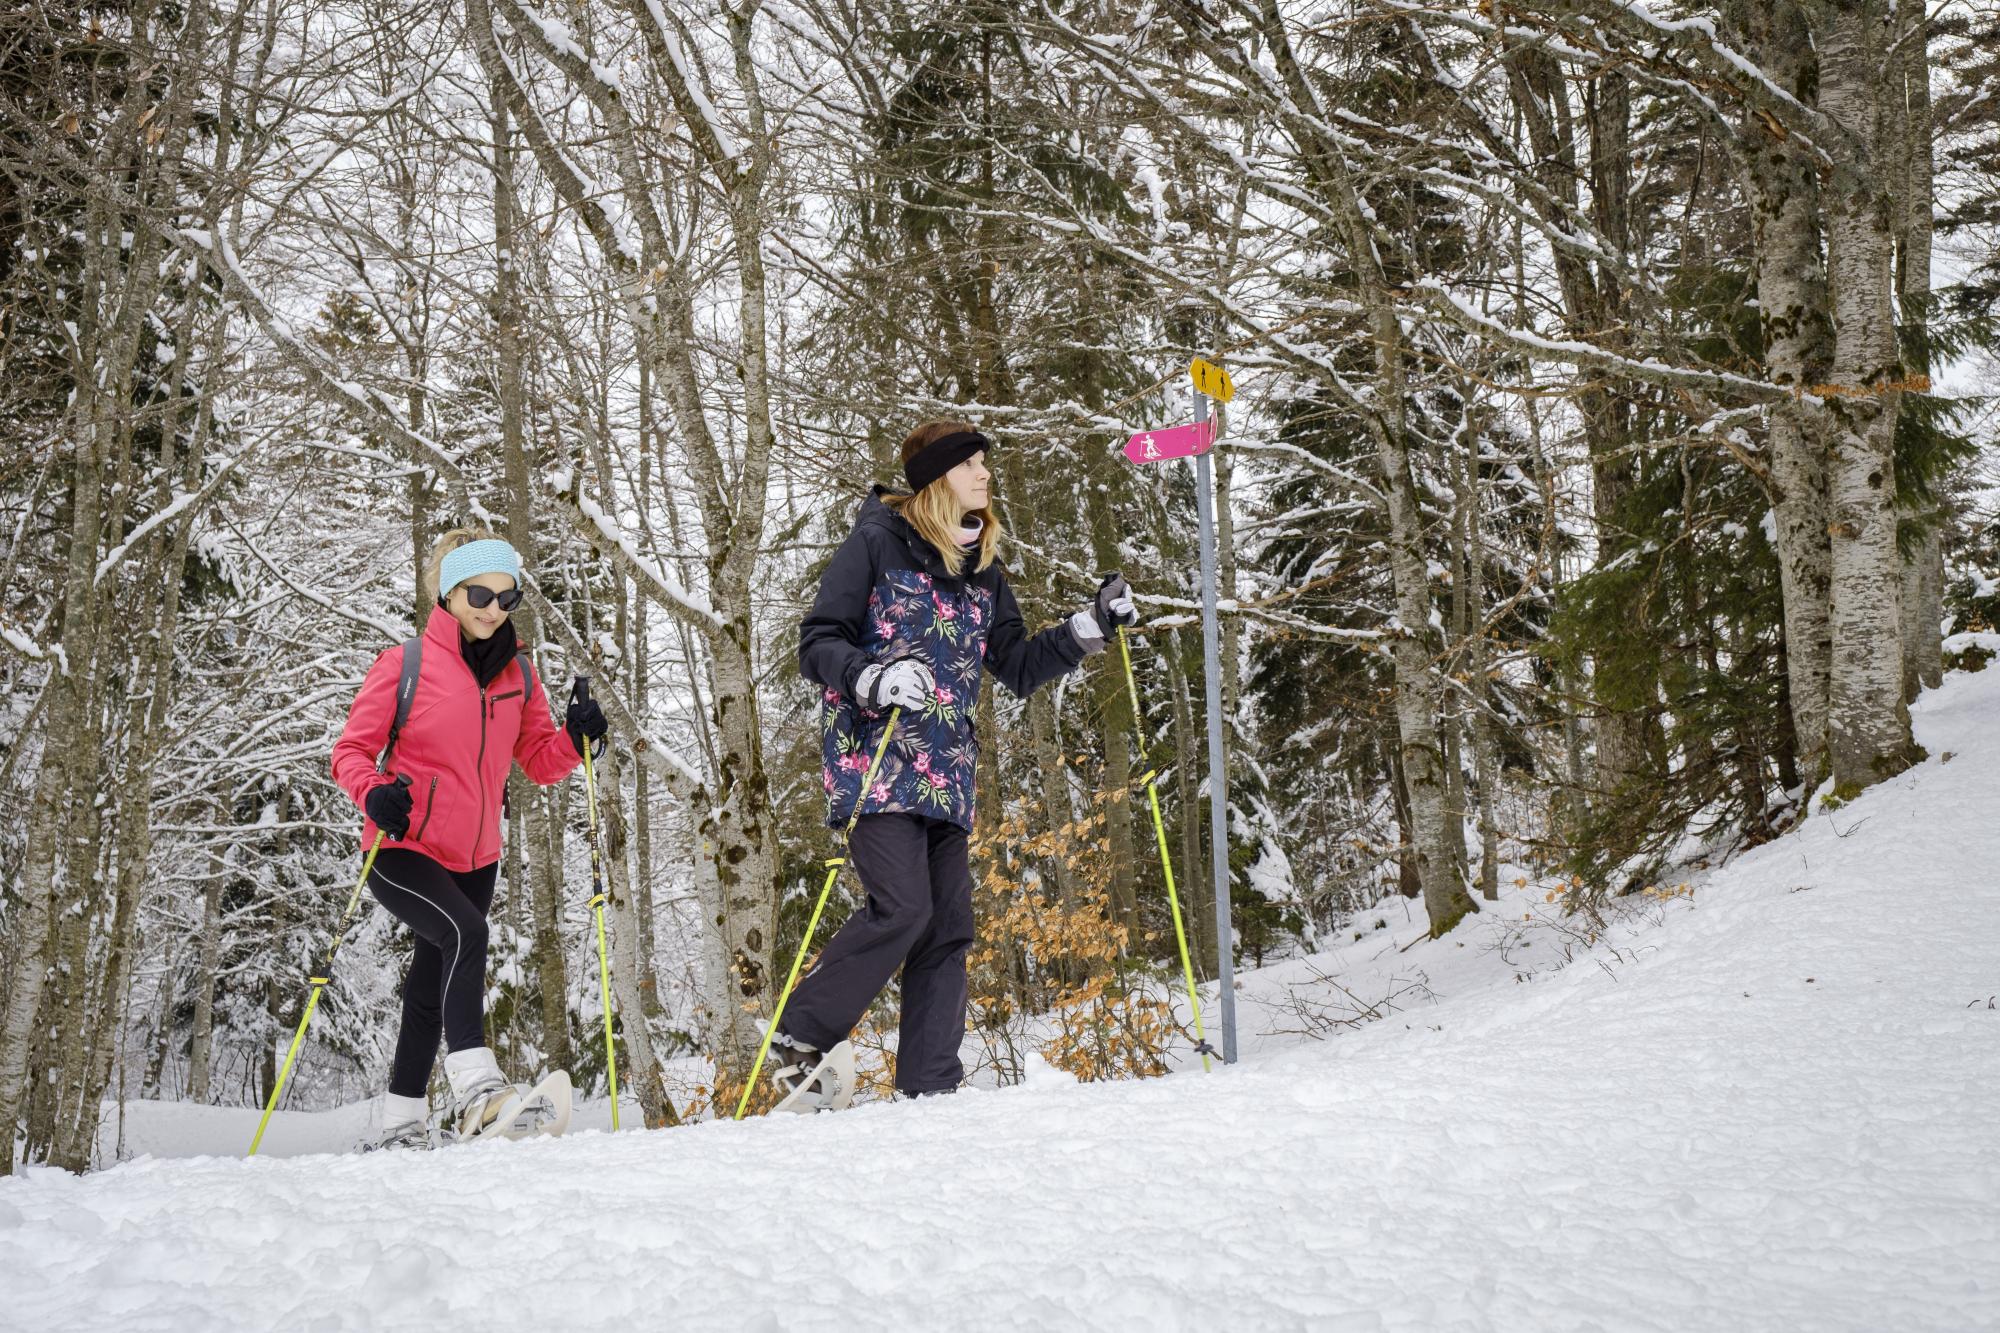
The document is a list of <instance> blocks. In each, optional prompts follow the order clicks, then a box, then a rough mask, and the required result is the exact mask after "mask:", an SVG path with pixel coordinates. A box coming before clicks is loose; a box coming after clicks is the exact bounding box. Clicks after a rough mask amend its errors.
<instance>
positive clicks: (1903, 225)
mask: <svg viewBox="0 0 2000 1333" xmlns="http://www.w3.org/2000/svg"><path fill="white" fill-rule="evenodd" d="M1896 15H1897V20H1898V23H1899V24H1900V25H1901V27H1902V34H1901V36H1900V37H1899V38H1898V39H1897V46H1898V50H1899V52H1900V54H1901V56H1902V61H1901V64H1902V68H1901V70H1900V71H1893V70H1892V73H1891V75H1890V94H1891V99H1892V110H1893V112H1894V113H1896V114H1894V116H1893V119H1894V120H1895V121H1896V122H1897V124H1898V126H1899V128H1900V133H1899V134H1898V136H1897V137H1898V139H1899V140H1900V142H1901V147H1900V149H1899V151H1898V153H1897V156H1898V158H1899V159H1900V160H1901V162H1902V164H1903V178H1902V182H1901V189H1900V191H1899V195H1900V199H1899V201H1898V202H1899V203H1900V205H1901V207H1900V208H1899V210H1898V217H1897V237H1896V251H1897V263H1896V305H1897V310H1898V313H1899V314H1900V316H1901V319H1902V323H1903V325H1904V327H1905V328H1906V329H1909V330H1912V331H1914V332H1915V334H1916V337H1915V339H1914V341H1915V345H1916V347H1917V349H1918V351H1917V353H1916V356H1917V359H1916V360H1915V361H1914V362H1913V364H1912V365H1911V366H1910V373H1911V375H1912V376H1913V377H1915V378H1919V379H1925V380H1927V379H1928V378H1929V376H1930V371H1931V365H1930V348H1929V345H1928V330H1929V325H1930V304H1931V248H1932V246H1931V242H1932V217H1933V214H1934V213H1935V211H1936V205H1937V200H1936V185H1935V179H1934V170H1933V167H1932V162H1931V153H1932V142H1931V141H1932V136H1933V134H1934V133H1935V130H1936V126H1935V123H1934V118H1933V116H1932V113H1931V63H1930V18H1929V16H1928V14H1927V12H1926V11H1925V9H1924V7H1923V6H1922V5H1903V6H1898V8H1897V10H1896ZM1899 74H1900V77H1898V75H1899ZM1915 517H1916V519H1917V523H1918V527H1919V536H1918V537H1917V539H1916V543H1915V549H1913V550H1912V551H1911V552H1910V553H1909V555H1908V557H1907V558H1906V559H1905V560H1904V562H1903V697H1904V699H1905V700H1914V699H1915V698H1916V697H1917V692H1918V690H1919V689H1921V688H1924V687H1926V686H1928V687H1929V688H1932V689H1935V688H1937V687H1938V686H1939V685H1941V684H1943V683H1944V643H1943V622H1944V542H1943V534H1942V532H1941V531H1940V529H1941V528H1942V526H1943V522H1944V513H1943V507H1942V505H1941V503H1940V502H1939V500H1938V498H1937V497H1936V496H1933V497H1932V498H1931V501H1930V503H1928V504H1926V505H1924V506H1922V508H1920V509H1919V510H1918V512H1917V513H1916V515H1915Z"/></svg>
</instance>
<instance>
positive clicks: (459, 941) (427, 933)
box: [368, 847, 500, 1097]
mask: <svg viewBox="0 0 2000 1333" xmlns="http://www.w3.org/2000/svg"><path fill="white" fill-rule="evenodd" d="M499 869H500V863H499V862H498V861H495V862H494V863H493V864H491V865H484V866H480V867H479V868H478V869H477V870H463V871H460V870H446V869H445V868H444V867H443V866H441V865H439V864H438V863H437V862H435V861H433V860H431V859H430V858H429V857H428V856H425V855H424V854H423V853H421V852H413V851H410V850H409V849H408V848H406V847H384V848H383V849H382V850H381V851H380V852H378V853H376V856H375V869H374V870H373V871H372V872H371V873H370V874H369V876H368V887H369V888H370V889H371V890H372V891H373V892H374V894H375V899H376V901H377V902H379V903H381V904H382V906H384V907H386V908H388V909H389V910H390V911H391V912H392V913H394V914H395V916H396V919H397V920H399V921H401V922H402V923H403V924H404V925H406V926H408V927H409V928H410V929H411V930H413V931H415V932H416V936H417V948H416V954H415V956H414V957H412V958H411V959H410V971H409V974H408V975H407V976H405V977H404V978H403V1027H402V1030H401V1031H400V1032H399V1033H397V1035H396V1063H395V1064H394V1066H392V1067H391V1069H390V1073H389V1091H390V1092H393V1093H395V1094H396V1095H397V1096H398V1097H421V1096H423V1095H424V1093H425V1091H426V1089H428V1088H429V1086H430V1081H431V1066H432V1064H434V1063H435V1062H436V1060H437V1047H438V1034H439V1032H440V1031H442V1032H443V1034H444V1038H445V1046H446V1049H448V1050H453V1051H463V1050H470V1049H471V1048H473V1047H475V1046H484V1045H485V1044H486V912H487V909H488V908H490V907H492V906H493V881H494V878H495V877H496V875H497V874H498V872H499Z"/></svg>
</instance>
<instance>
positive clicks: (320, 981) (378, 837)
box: [243, 775, 410, 1157]
mask: <svg viewBox="0 0 2000 1333" xmlns="http://www.w3.org/2000/svg"><path fill="white" fill-rule="evenodd" d="M396 781H397V782H399V783H401V784H402V785H403V786H405V787H407V786H409V785H410V780H409V779H408V778H406V777H403V776H401V775H398V776H397V778H396ZM382 837H383V834H382V832H381V830H379V829H378V830H376V833H375V844H374V845H373V846H372V847H370V848H369V849H368V855H367V856H365V857H363V858H362V859H361V878H360V879H357V880H355V881H354V892H353V893H351V894H349V895H348V898H347V910H346V911H345V912H343V913H341V916H340V929H339V930H338V931H336V932H335V933H334V937H333V947H332V948H330V949H328V950H327V951H326V965H325V966H324V967H322V968H320V970H319V975H318V976H314V977H309V978H307V980H309V981H311V982H312V994H311V995H309V996H307V997H306V1011H305V1012H304V1013H303V1014H300V1015H299V1030H298V1031H297V1032H294V1033H293V1034H292V1049H291V1050H289V1051H286V1052H285V1063H284V1065H283V1067H282V1068H280V1069H279V1070H278V1081H277V1082H276V1083H273V1084H272V1085H271V1100H270V1101H269V1102H268V1103H266V1104H265V1106H264V1118H263V1119H261V1120H259V1121H258V1122H257V1133H256V1134H255V1136H253V1137H252V1138H251V1140H250V1151H249V1152H247V1153H244V1154H243V1155H244V1156H245V1157H255V1156H256V1155H257V1145H258V1144H260V1143H262V1142H263V1141H264V1128H265V1126H267V1125H269V1124H270V1123H271V1112H273V1111H275V1110H277V1109H278V1098H280V1097H282V1096H284V1094H285V1080H287V1079H289V1078H290V1077H291V1076H292V1061H294V1060H296V1059H298V1058H299V1046H300V1045H301V1044H302V1043H304V1041H305V1039H306V1024H308V1023H310V1022H312V1016H313V1010H315V1009H317V1008H319V993H320V992H321V991H323V990H325V989H326V987H327V983H329V982H331V981H332V980H333V956H334V955H335V954H337V953H339V952H340V942H341V941H342V940H344V939H346V938H347V927H348V925H349V924H350V923H352V922H353V920H354V909H355V908H356V907H359V906H360V905H361V890H362V889H363V888H364V887H365V886H366V885H367V883H368V872H369V871H371V870H373V869H374V868H375V853H377V852H379V851H381V850H382Z"/></svg>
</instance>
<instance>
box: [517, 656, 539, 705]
mask: <svg viewBox="0 0 2000 1333" xmlns="http://www.w3.org/2000/svg"><path fill="white" fill-rule="evenodd" d="M514 660H515V661H516V662H517V663H519V664H520V667H521V707H523V708H526V707H527V706H528V697H529V696H530V695H532V694H533V693H534V692H535V667H534V664H533V663H531V662H530V661H528V655H527V654H526V653H525V652H520V653H515V654H514Z"/></svg>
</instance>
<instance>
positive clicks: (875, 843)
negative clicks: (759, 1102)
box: [781, 814, 972, 1095]
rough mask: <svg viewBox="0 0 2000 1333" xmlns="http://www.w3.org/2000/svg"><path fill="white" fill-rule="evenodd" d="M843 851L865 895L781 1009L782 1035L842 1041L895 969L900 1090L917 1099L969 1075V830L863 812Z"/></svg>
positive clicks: (816, 1042)
mask: <svg viewBox="0 0 2000 1333" xmlns="http://www.w3.org/2000/svg"><path fill="white" fill-rule="evenodd" d="M848 857H849V859H850V860H852V861H853V863H854V869H855V871H856V873H858V874H859V875H860V877H861V887H862V888H863V889H865V890H867V892H868V901H867V903H866V904H865V905H864V906H863V907H862V909H861V910H860V911H858V912H856V913H855V914H854V915H853V916H850V917H849V918H847V924H846V925H844V926H842V927H841V928H840V931H839V933H838V934H836V935H835V936H834V937H833V939H832V941H831V942H830V943H829V944H828V945H827V946H826V949H825V950H824V951H823V952H822V953H821V954H820V957H819V963H818V965H817V966H816V967H814V968H813V970H812V971H811V972H810V973H809V974H807V976H806V978H805V980H803V981H801V982H800V983H799V987H798V990H796V991H795V992H793V994H792V998H791V1001H790V1002H789V1003H788V1004H786V1006H785V1017H784V1022H783V1023H782V1025H781V1026H782V1028H783V1030H784V1032H785V1033H786V1035H788V1036H790V1037H793V1038H795V1039H797V1040H798V1041H802V1042H805V1043H806V1044H808V1045H810V1046H812V1047H813V1048H814V1049H816V1050H821V1051H824V1050H827V1049H829V1048H831V1047H833V1046H834V1045H836V1044H838V1043H840V1042H842V1041H845V1040H846V1039H847V1035H848V1033H850V1032H852V1031H853V1030H854V1025H855V1024H856V1023H858V1022H860V1021H861V1016H862V1015H863V1014H864V1013H866V1012H867V1011H868V1006H869V1005H870V1004H872V1003H873V1002H874V1000H875V997H876V996H877V995H879V994H881V991H882V988H883V987H884V986H886V985H888V984H889V978H890V977H892V976H894V975H895V974H896V969H897V968H898V967H901V968H902V969H903V1023H902V1028H901V1031H900V1032H899V1034H898V1037H897V1042H896V1088H897V1090H898V1091H900V1092H904V1093H908V1094H911V1095H915V1094H917V1093H924V1092H941V1091H945V1090H948V1089H952V1088H956V1087H957V1086H958V1084H959V1080H960V1079H962V1078H964V1077H965V1066H964V1065H963V1064H961V1063H960V1062H959V1058H958V1048H959V1046H960V1044H961V1043H963V1041H964V1040H965V1008H966V986H965V954H966V950H967V949H969V948H970V947H971V946H972V867H971V865H970V863H969V862H968V861H967V858H966V836H965V830H964V829H962V828H960V827H958V825H956V824H951V823H947V822H945V821H944V820H939V819H926V818H924V817H923V816H920V815H905V814H887V815H863V816H862V817H861V819H860V821H859V822H857V823H856V824H855V826H854V833H853V836H852V837H851V838H850V839H849V841H848Z"/></svg>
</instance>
